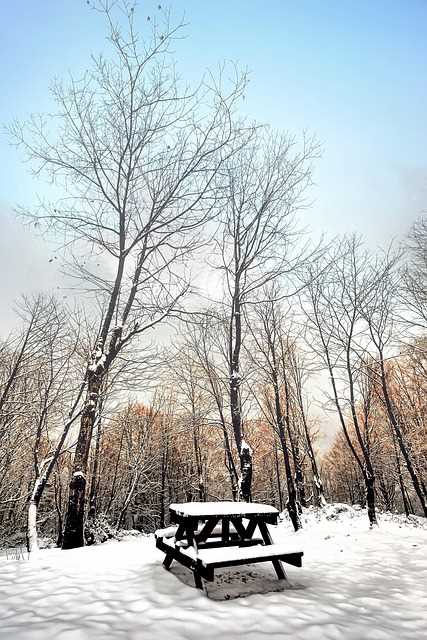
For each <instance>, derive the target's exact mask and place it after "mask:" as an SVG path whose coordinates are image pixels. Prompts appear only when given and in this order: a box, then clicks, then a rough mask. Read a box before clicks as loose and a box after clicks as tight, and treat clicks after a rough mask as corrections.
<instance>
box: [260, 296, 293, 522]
mask: <svg viewBox="0 0 427 640" xmlns="http://www.w3.org/2000/svg"><path fill="white" fill-rule="evenodd" d="M277 297H278V291H277V288H275V287H273V288H270V295H268V293H267V295H265V298H266V299H265V301H263V302H260V303H258V304H257V305H256V307H255V310H254V315H255V317H256V319H257V322H254V323H253V324H252V323H249V326H250V329H251V335H252V339H253V343H254V345H255V347H256V349H255V350H254V351H253V354H252V359H253V361H254V363H255V365H256V366H257V367H258V369H261V372H262V379H263V382H264V385H266V389H267V393H266V395H265V397H264V404H265V405H266V409H267V411H265V410H264V411H263V413H264V416H265V417H266V418H267V420H269V421H272V424H273V425H274V429H275V431H276V432H277V435H278V437H279V441H280V445H281V448H282V453H283V460H284V464H285V472H286V482H287V488H288V501H287V503H286V508H287V510H288V513H289V517H290V519H291V522H292V524H293V526H294V529H295V531H298V529H300V528H301V520H300V517H299V505H298V500H297V491H296V486H295V482H294V478H293V474H292V468H291V461H290V451H291V449H292V446H291V437H292V435H291V425H290V413H291V392H290V386H289V379H288V373H287V368H285V367H284V366H283V364H284V363H283V351H282V347H283V342H282V341H281V337H282V336H281V325H282V322H283V316H282V315H281V311H280V309H279V305H278V303H277ZM271 392H272V393H271ZM261 408H262V405H261ZM294 470H295V471H296V467H295V456H294Z"/></svg>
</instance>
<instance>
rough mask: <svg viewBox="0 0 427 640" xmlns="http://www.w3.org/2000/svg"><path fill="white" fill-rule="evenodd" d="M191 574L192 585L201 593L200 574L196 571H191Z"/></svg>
mask: <svg viewBox="0 0 427 640" xmlns="http://www.w3.org/2000/svg"><path fill="white" fill-rule="evenodd" d="M193 574H194V584H195V585H196V588H197V589H201V590H202V591H203V582H202V578H201V576H200V573H199V572H198V571H197V569H193Z"/></svg>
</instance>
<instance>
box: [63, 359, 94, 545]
mask: <svg viewBox="0 0 427 640" xmlns="http://www.w3.org/2000/svg"><path fill="white" fill-rule="evenodd" d="M101 358H102V350H101V354H100V355H99V356H98V359H99V360H101ZM92 368H93V369H94V370H91V369H92ZM99 369H100V370H99ZM103 373H104V366H103V363H102V365H100V364H98V363H95V365H92V367H89V373H88V388H87V396H86V401H85V406H84V408H83V412H82V417H81V421H80V432H79V436H78V440H77V447H76V452H75V454H74V463H73V470H72V476H71V481H70V488H69V496H68V508H67V515H66V520H65V528H64V536H63V541H62V549H74V548H76V547H82V546H84V523H85V494H86V485H87V480H86V478H87V473H88V461H89V450H90V443H91V438H92V431H93V427H94V424H95V416H96V410H97V407H98V401H99V392H100V387H101V383H102V378H103Z"/></svg>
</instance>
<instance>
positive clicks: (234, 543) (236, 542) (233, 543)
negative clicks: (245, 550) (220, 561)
mask: <svg viewBox="0 0 427 640" xmlns="http://www.w3.org/2000/svg"><path fill="white" fill-rule="evenodd" d="M263 542H264V540H262V538H252V539H251V540H241V539H240V538H236V536H234V537H233V534H230V540H229V541H228V542H226V543H224V542H223V541H222V540H221V539H218V540H213V539H212V538H211V539H209V540H207V541H206V542H201V543H199V545H198V547H199V549H221V548H224V549H225V548H227V547H253V546H255V545H257V544H262V543H263Z"/></svg>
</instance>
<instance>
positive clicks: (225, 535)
mask: <svg viewBox="0 0 427 640" xmlns="http://www.w3.org/2000/svg"><path fill="white" fill-rule="evenodd" d="M221 540H222V542H223V544H227V542H228V541H229V540H230V519H229V518H223V519H222V530H221Z"/></svg>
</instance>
